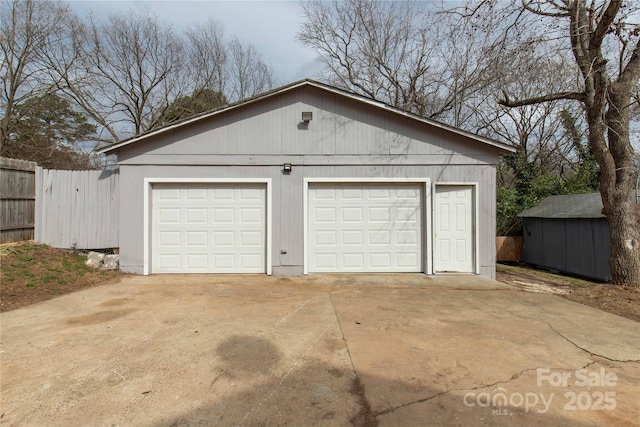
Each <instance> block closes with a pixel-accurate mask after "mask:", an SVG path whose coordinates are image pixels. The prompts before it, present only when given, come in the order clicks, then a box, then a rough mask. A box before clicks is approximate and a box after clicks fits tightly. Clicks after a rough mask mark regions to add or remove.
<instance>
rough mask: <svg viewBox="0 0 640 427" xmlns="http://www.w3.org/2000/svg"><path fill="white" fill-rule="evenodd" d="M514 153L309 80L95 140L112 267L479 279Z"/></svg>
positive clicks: (486, 269) (489, 263) (490, 253)
mask: <svg viewBox="0 0 640 427" xmlns="http://www.w3.org/2000/svg"><path fill="white" fill-rule="evenodd" d="M512 151H513V148H511V147H509V146H506V145H504V144H500V143H498V142H495V141H492V140H489V139H486V138H482V137H479V136H476V135H473V134H470V133H468V132H464V131H461V130H459V129H456V128H453V127H450V126H446V125H443V124H441V123H438V122H434V121H431V120H427V119H424V118H421V117H418V116H415V115H413V114H410V113H407V112H404V111H402V110H398V109H396V108H392V107H390V106H388V105H385V104H383V103H380V102H376V101H372V100H370V99H368V98H364V97H361V96H359V95H354V94H352V93H349V92H345V91H342V90H339V89H337V88H334V87H332V86H328V85H325V84H322V83H319V82H316V81H312V80H304V81H301V82H296V83H292V84H289V85H287V86H284V87H281V88H278V89H276V90H273V91H270V92H268V93H265V94H262V95H260V96H257V97H255V98H252V99H249V100H246V101H243V102H239V103H237V104H233V105H230V106H226V107H224V108H221V109H219V110H216V111H213V112H210V113H206V114H203V115H201V116H198V117H196V118H192V119H189V120H187V121H184V122H181V123H178V124H174V125H171V126H167V127H165V128H161V129H158V130H155V131H152V132H149V133H147V134H143V135H140V136H137V137H134V138H132V139H129V140H126V141H123V142H120V143H117V144H113V145H111V146H108V147H106V148H104V149H102V150H101V152H102V153H105V154H116V155H117V158H118V164H119V167H120V236H119V241H120V265H121V269H122V270H124V271H128V272H133V273H142V274H150V273H266V274H283V275H296V274H307V273H320V272H425V273H427V274H437V273H447V272H457V273H472V274H480V275H482V276H485V277H490V278H493V277H494V275H495V237H494V236H495V210H496V203H495V202H496V200H495V197H496V184H495V182H496V164H497V162H498V158H499V156H500V155H501V154H505V153H509V152H512Z"/></svg>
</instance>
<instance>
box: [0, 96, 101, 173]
mask: <svg viewBox="0 0 640 427" xmlns="http://www.w3.org/2000/svg"><path fill="white" fill-rule="evenodd" d="M10 120H12V121H13V122H14V123H13V125H12V127H11V128H12V129H13V131H12V132H11V134H10V135H9V138H8V140H7V141H6V143H5V144H3V146H2V155H3V156H6V157H12V158H16V159H24V160H32V161H35V162H38V164H39V165H41V166H43V167H46V168H58V169H86V168H88V167H89V166H90V161H89V159H88V156H85V155H83V154H81V153H80V152H78V151H76V149H75V148H76V146H77V144H78V143H79V142H82V141H86V140H88V139H91V137H92V136H93V135H94V133H95V132H96V126H95V125H93V124H91V123H89V122H88V121H87V118H86V117H85V116H84V115H83V114H81V113H78V112H77V111H74V110H73V108H71V104H70V103H69V101H67V100H66V99H63V98H61V97H59V96H58V95H55V94H47V95H44V96H38V97H32V98H28V99H27V100H26V101H25V102H23V103H22V104H20V105H18V106H16V108H15V113H14V115H13V116H12V117H11V118H10Z"/></svg>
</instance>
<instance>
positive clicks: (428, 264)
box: [302, 177, 433, 274]
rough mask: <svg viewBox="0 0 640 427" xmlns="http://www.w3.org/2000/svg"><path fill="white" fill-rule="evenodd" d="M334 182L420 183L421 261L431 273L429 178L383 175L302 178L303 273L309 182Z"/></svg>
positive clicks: (306, 268)
mask: <svg viewBox="0 0 640 427" xmlns="http://www.w3.org/2000/svg"><path fill="white" fill-rule="evenodd" d="M332 182H333V183H336V184H346V183H364V184H367V183H381V184H384V183H416V184H422V186H423V189H424V194H423V198H424V206H423V210H424V218H423V221H424V232H423V234H424V236H423V240H424V245H425V251H424V254H423V263H424V270H425V271H424V272H425V273H426V274H433V265H432V262H433V261H432V250H431V246H432V232H431V220H432V217H433V216H432V215H431V212H430V210H431V185H430V182H431V180H430V178H385V177H375V178H368V177H348V178H324V177H318V178H303V184H302V191H303V194H302V203H303V206H302V215H303V228H304V230H303V271H302V272H303V274H309V236H308V232H309V184H315V183H332Z"/></svg>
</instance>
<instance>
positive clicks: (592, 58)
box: [500, 0, 640, 286]
mask: <svg viewBox="0 0 640 427" xmlns="http://www.w3.org/2000/svg"><path fill="white" fill-rule="evenodd" d="M516 13H517V18H516V19H515V20H514V25H518V24H520V23H522V21H520V22H518V21H519V20H522V19H527V18H528V17H530V16H534V17H535V18H536V19H537V20H543V21H546V22H547V23H548V24H547V25H548V26H549V28H552V29H556V30H557V31H562V32H564V37H565V38H566V39H568V41H569V43H570V44H569V46H568V47H567V48H568V49H570V52H571V53H572V55H573V58H574V61H575V66H576V69H577V73H578V74H577V75H578V76H579V80H578V81H579V87H578V88H577V89H575V88H567V89H566V90H562V91H545V92H542V93H543V95H539V96H534V97H528V98H523V99H513V98H512V97H511V96H510V95H509V93H508V92H507V93H505V94H504V98H503V99H502V100H501V101H500V103H501V104H503V105H505V106H508V107H520V106H524V105H534V104H541V103H547V102H554V101H558V100H570V101H573V102H577V103H579V104H581V105H582V106H583V108H584V112H585V119H586V122H587V125H588V141H589V144H590V146H591V149H592V151H593V154H594V156H595V158H596V160H597V162H598V165H599V166H600V193H601V195H602V202H603V205H604V210H603V213H604V215H605V216H606V217H607V219H608V222H609V230H610V234H611V260H610V268H611V274H612V276H613V280H614V282H615V283H618V284H627V285H631V284H633V285H636V286H640V206H639V205H637V204H635V203H632V200H631V191H632V190H633V188H634V185H635V182H634V179H633V178H634V176H633V158H634V150H633V147H632V145H631V142H630V133H629V128H630V105H631V103H632V96H633V94H634V92H635V91H636V90H637V86H638V79H639V77H640V34H639V31H640V25H639V24H638V22H637V21H636V22H630V21H632V20H630V19H629V18H630V17H633V16H636V17H637V13H638V10H635V11H629V10H628V8H625V7H624V5H623V1H622V0H606V1H592V2H587V1H586V0H563V1H542V0H535V1H534V0H523V1H522V3H521V5H520V3H518V9H517V11H516ZM634 14H635V15H634ZM565 28H566V29H565ZM567 29H568V30H567ZM559 34H562V33H558V32H555V33H553V35H555V36H556V37H558V35H559ZM556 41H557V39H556ZM614 48H617V49H614ZM616 52H617V54H616Z"/></svg>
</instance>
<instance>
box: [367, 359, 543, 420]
mask: <svg viewBox="0 0 640 427" xmlns="http://www.w3.org/2000/svg"><path fill="white" fill-rule="evenodd" d="M537 369H540V368H539V367H535V368H527V369H523V370H521V371H520V372H516V373H515V374H513V375H511V378H509V379H508V380H502V381H496V382H494V383H491V384H482V385H478V386H475V387H467V388H453V389H449V390H445V391H441V392H440V393H436V394H434V395H433V396H429V397H425V398H422V399H418V400H414V401H413V402H408V403H403V404H402V405H398V406H395V407H393V408H388V409H384V410H382V411H378V412H376V413H375V415H376V417H378V416H380V415H387V414H390V413H392V412H395V411H397V410H398V409H401V408H406V407H407V406H411V405H415V404H417V403H423V402H428V401H430V400H433V399H435V398H437V397H440V396H442V395H445V394H448V393H452V392H456V391H468V390H480V389H483V388H487V387H493V386H496V385H498V384H508V383H510V382H511V381H515V380H517V379H518V378H520V377H521V376H522V374H524V373H525V372H529V371H534V370H537Z"/></svg>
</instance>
